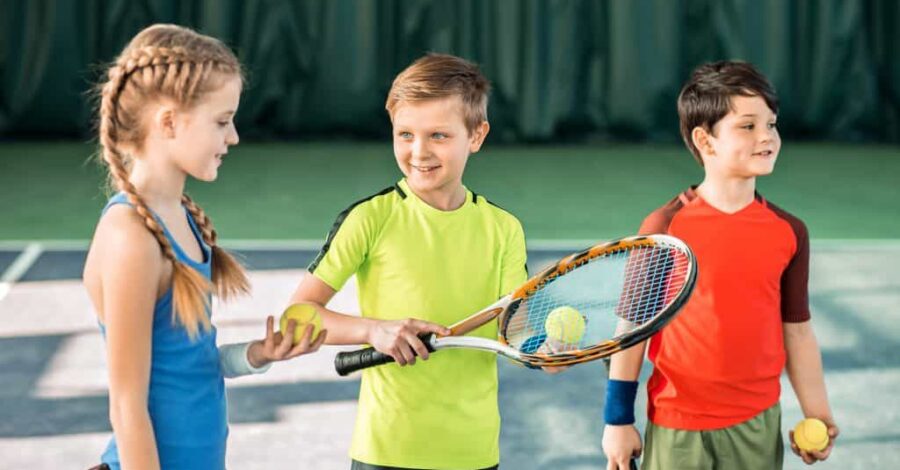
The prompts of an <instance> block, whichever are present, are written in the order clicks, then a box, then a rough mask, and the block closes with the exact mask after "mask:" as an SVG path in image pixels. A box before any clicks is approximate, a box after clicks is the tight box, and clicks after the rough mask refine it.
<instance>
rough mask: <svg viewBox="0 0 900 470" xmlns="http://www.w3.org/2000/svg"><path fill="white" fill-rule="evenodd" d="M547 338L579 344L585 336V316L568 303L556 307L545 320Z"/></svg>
mask: <svg viewBox="0 0 900 470" xmlns="http://www.w3.org/2000/svg"><path fill="white" fill-rule="evenodd" d="M544 329H545V330H546V331H547V338H549V339H553V340H556V341H559V342H561V343H567V344H577V343H578V342H579V341H581V337H582V336H584V317H583V316H581V313H578V310H575V309H574V308H572V307H569V306H568V305H566V306H563V307H556V308H555V309H553V310H552V311H551V312H550V315H547V320H546V321H545V322H544Z"/></svg>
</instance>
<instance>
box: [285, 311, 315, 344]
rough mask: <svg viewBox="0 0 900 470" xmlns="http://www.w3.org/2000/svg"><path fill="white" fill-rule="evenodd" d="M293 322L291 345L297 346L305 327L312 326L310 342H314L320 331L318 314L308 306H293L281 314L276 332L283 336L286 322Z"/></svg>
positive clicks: (286, 325)
mask: <svg viewBox="0 0 900 470" xmlns="http://www.w3.org/2000/svg"><path fill="white" fill-rule="evenodd" d="M289 320H294V321H295V322H296V323H297V326H296V328H294V340H293V341H291V344H297V343H299V342H300V340H301V339H302V338H303V332H304V331H306V325H309V324H311V325H312V326H313V331H312V337H311V338H310V341H315V339H316V335H318V334H319V331H320V330H321V329H322V318H321V317H319V312H317V311H316V308H315V307H313V306H312V305H310V304H294V305H291V306H290V307H288V308H287V309H285V310H284V313H282V314H281V320H280V321H279V322H278V330H279V331H281V333H282V334H285V332H286V331H287V327H288V321H289Z"/></svg>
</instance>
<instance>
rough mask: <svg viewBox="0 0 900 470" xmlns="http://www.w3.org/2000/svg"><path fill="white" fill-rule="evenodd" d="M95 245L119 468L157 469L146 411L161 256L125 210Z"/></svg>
mask: <svg viewBox="0 0 900 470" xmlns="http://www.w3.org/2000/svg"><path fill="white" fill-rule="evenodd" d="M94 246H95V247H97V248H100V249H101V250H103V255H102V256H101V258H100V280H101V282H100V285H101V289H102V305H101V306H100V308H99V309H98V310H100V312H99V313H100V316H101V319H102V321H103V323H104V325H105V327H106V356H107V363H108V365H109V417H110V422H111V423H112V427H113V432H114V433H115V436H116V443H117V445H118V448H119V458H120V459H121V462H122V467H123V468H129V469H158V468H159V466H160V464H159V456H158V453H157V448H156V438H155V436H154V432H153V426H152V424H151V421H150V414H149V412H148V410H147V394H148V391H149V386H150V362H151V351H152V347H151V345H152V338H153V334H152V331H153V309H154V305H155V303H156V299H157V296H158V290H159V285H160V279H161V276H162V275H163V274H164V272H165V269H164V268H165V266H164V264H163V257H162V256H161V254H160V251H159V245H158V244H157V242H156V240H155V239H154V238H153V235H152V234H150V232H148V231H147V229H146V228H145V227H144V225H143V221H141V220H140V219H139V217H138V216H137V215H136V214H134V212H133V211H131V210H130V209H126V208H125V207H124V206H123V207H122V208H121V209H119V208H118V207H114V208H112V209H110V211H109V213H108V214H107V216H106V217H104V223H102V224H101V226H100V227H98V230H97V235H96V237H95V241H94Z"/></svg>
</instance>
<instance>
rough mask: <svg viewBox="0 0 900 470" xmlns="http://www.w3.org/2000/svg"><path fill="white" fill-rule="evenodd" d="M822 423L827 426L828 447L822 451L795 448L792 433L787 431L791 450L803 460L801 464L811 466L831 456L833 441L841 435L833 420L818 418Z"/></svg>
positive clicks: (795, 444)
mask: <svg viewBox="0 0 900 470" xmlns="http://www.w3.org/2000/svg"><path fill="white" fill-rule="evenodd" d="M820 419H821V420H822V422H824V423H825V425H826V426H828V446H827V447H825V448H824V449H822V450H821V451H805V450H800V448H799V447H797V443H796V442H794V431H789V432H788V436H789V437H790V440H791V450H792V451H793V452H794V454H796V455H798V456H799V457H800V458H801V459H803V463H805V464H806V465H812V464H814V463H816V462H818V461H820V460H826V459H828V456H829V455H831V449H832V448H834V441H835V440H836V439H837V437H838V434H840V433H841V431H840V429H838V427H837V425H836V424H834V420H833V419H831V418H820Z"/></svg>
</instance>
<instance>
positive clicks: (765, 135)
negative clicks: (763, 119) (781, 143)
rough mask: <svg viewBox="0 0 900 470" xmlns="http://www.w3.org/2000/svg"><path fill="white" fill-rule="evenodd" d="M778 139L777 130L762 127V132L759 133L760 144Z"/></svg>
mask: <svg viewBox="0 0 900 470" xmlns="http://www.w3.org/2000/svg"><path fill="white" fill-rule="evenodd" d="M777 137H778V128H776V127H769V126H764V127H763V130H762V132H761V133H760V136H759V140H760V142H771V141H773V140H775V139H776V138H777Z"/></svg>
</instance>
